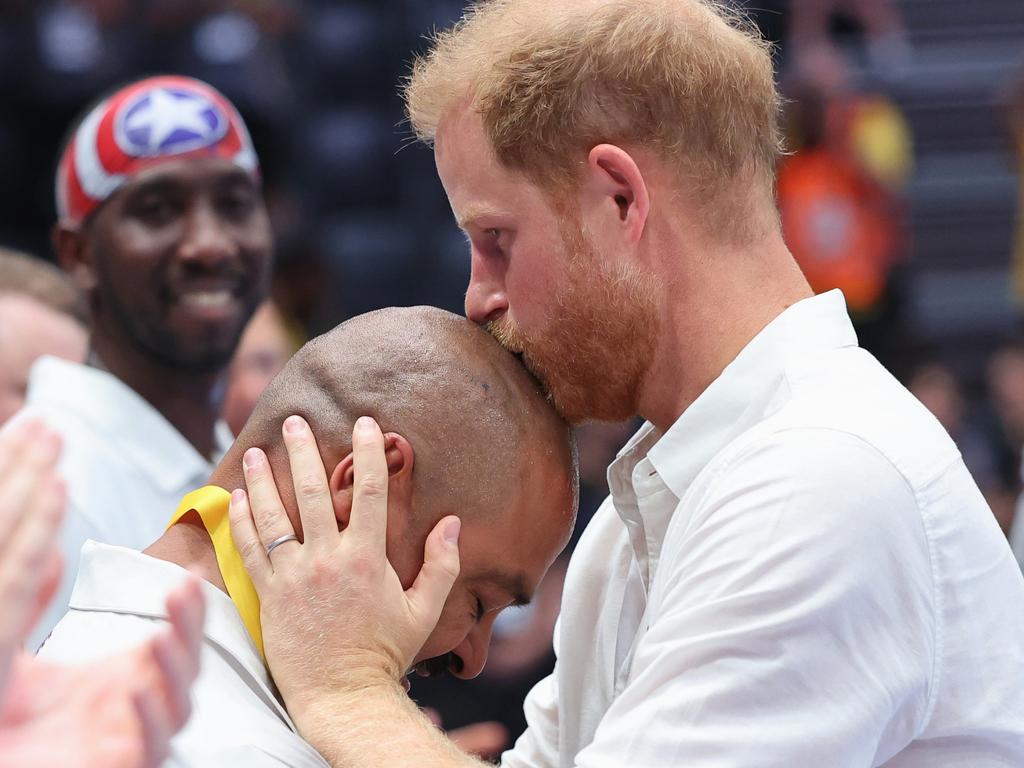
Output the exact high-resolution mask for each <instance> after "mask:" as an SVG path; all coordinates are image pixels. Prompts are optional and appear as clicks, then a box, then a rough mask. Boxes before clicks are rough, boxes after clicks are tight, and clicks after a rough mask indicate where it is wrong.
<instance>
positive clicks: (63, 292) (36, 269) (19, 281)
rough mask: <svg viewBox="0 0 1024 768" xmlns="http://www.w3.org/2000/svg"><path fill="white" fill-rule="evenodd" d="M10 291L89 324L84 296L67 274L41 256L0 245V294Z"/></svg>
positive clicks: (83, 323)
mask: <svg viewBox="0 0 1024 768" xmlns="http://www.w3.org/2000/svg"><path fill="white" fill-rule="evenodd" d="M10 293H13V294H17V295H19V296H27V297H28V298H30V299H33V300H34V301H37V302H39V303H40V304H42V305H44V306H46V307H49V308H50V309H53V310H56V311H57V312H61V313H63V314H65V315H68V316H69V317H71V318H73V319H75V320H77V321H78V322H79V323H81V324H82V325H88V324H89V320H88V313H87V312H86V306H85V299H84V297H83V296H82V292H81V291H80V290H79V289H78V286H76V285H75V284H74V282H73V281H72V280H71V278H70V277H68V276H67V275H66V274H64V273H63V272H61V271H60V270H59V269H58V268H57V267H55V266H53V265H52V264H49V263H47V262H45V261H43V260H42V259H37V258H35V257H34V256H30V255H28V254H27V253H21V252H19V251H13V250H10V249H9V248H3V247H0V296H2V295H4V294H10Z"/></svg>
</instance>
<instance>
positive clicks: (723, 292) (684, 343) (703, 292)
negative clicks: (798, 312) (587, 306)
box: [640, 232, 813, 432]
mask: <svg viewBox="0 0 1024 768" xmlns="http://www.w3.org/2000/svg"><path fill="white" fill-rule="evenodd" d="M689 239H690V240H691V241H692V233H691V234H690V237H689ZM677 242H678V241H677ZM687 251H688V252H689V253H691V254H692V253H699V254H701V256H700V257H699V258H698V259H694V258H692V257H691V258H688V259H686V260H685V261H686V262H687V264H688V269H687V270H686V273H685V275H680V274H679V269H678V264H679V263H680V262H681V261H684V259H682V258H680V255H679V254H678V253H674V252H672V250H671V249H666V250H665V251H664V253H666V254H671V257H670V258H667V259H665V260H664V261H663V262H662V265H661V266H662V267H663V269H662V270H661V271H662V273H663V274H664V275H665V283H664V284H665V285H666V291H665V293H664V294H663V295H662V303H661V308H660V320H661V327H660V329H659V333H658V346H657V348H656V351H655V355H654V362H653V364H652V365H651V368H650V369H649V370H648V373H647V376H646V377H645V379H644V385H643V389H642V391H641V396H640V413H641V415H642V416H643V417H644V418H645V419H647V420H648V421H650V422H651V423H652V424H654V425H655V426H656V427H657V428H658V429H659V430H661V431H662V432H664V431H667V430H668V429H669V427H671V426H672V424H674V423H675V422H676V420H677V419H678V418H679V417H680V416H681V415H682V413H683V411H685V410H686V409H687V408H689V407H690V405H692V404H693V402H694V401H695V400H696V399H697V398H698V397H699V396H700V395H701V393H703V392H704V390H706V389H707V388H708V387H709V386H710V385H711V383H712V382H713V381H714V380H715V379H717V378H718V377H719V376H720V375H721V373H722V371H723V370H725V367H726V366H727V365H729V363H731V362H732V361H733V360H734V359H735V358H736V356H737V355H738V354H739V353H740V351H742V349H743V348H744V347H745V346H746V345H747V344H749V343H750V341H751V340H752V339H753V338H754V337H755V336H756V335H757V334H758V333H760V332H761V330H763V329H764V327H765V326H767V325H768V324H769V323H770V322H771V321H772V320H774V319H775V318H776V317H778V316H779V315H780V314H782V312H784V311H785V310H786V309H787V308H788V307H790V306H792V305H793V304H795V303H796V302H798V301H800V300H802V299H805V298H808V297H810V296H812V295H813V292H812V291H811V288H810V286H809V285H808V284H807V281H806V280H805V279H804V276H803V274H802V273H801V272H800V269H799V267H798V266H797V265H796V262H795V261H794V260H793V257H792V255H791V254H790V253H789V251H788V249H787V248H786V246H785V243H783V241H782V237H781V235H780V234H778V233H774V232H773V233H772V234H771V235H770V236H768V237H766V238H763V239H762V240H760V241H758V242H757V243H755V244H754V245H752V246H750V247H745V248H739V249H737V248H729V247H722V246H721V245H720V244H719V245H718V246H717V247H716V246H715V244H713V243H712V244H709V243H699V244H694V243H693V242H690V243H687ZM691 267H692V268H691Z"/></svg>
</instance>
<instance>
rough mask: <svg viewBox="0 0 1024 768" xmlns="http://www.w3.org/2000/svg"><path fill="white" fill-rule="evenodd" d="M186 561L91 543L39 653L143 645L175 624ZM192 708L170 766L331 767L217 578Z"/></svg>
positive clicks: (98, 654) (208, 593)
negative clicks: (287, 703) (174, 599)
mask: <svg viewBox="0 0 1024 768" xmlns="http://www.w3.org/2000/svg"><path fill="white" fill-rule="evenodd" d="M185 575H186V572H185V570H184V569H183V568H180V567H179V566H177V565H175V564H174V563H169V562H166V561H164V560H158V559H156V558H152V557H149V556H147V555H143V554H142V553H140V552H136V551H134V550H131V549H126V548H123V547H111V546H107V545H105V544H97V543H96V542H88V543H87V544H86V545H85V546H84V547H83V548H82V560H81V566H80V570H79V575H78V581H77V582H76V584H75V588H74V592H73V593H72V595H71V605H70V609H69V610H68V613H67V614H66V615H65V616H64V618H63V619H61V621H60V623H59V624H57V626H56V628H55V629H54V630H53V634H52V635H51V636H50V638H49V639H48V640H47V641H46V644H45V645H44V646H43V647H42V649H41V650H40V651H39V656H40V657H41V658H43V659H47V660H48V661H52V662H56V663H60V664H80V663H85V662H89V661H95V660H97V659H101V658H104V657H106V656H110V655H111V654H114V653H118V652H124V651H127V650H129V649H131V648H135V647H137V646H139V645H140V644H141V643H142V642H144V641H145V640H146V639H148V638H149V637H151V636H152V635H154V634H155V633H156V632H158V631H159V630H161V629H162V628H164V627H166V626H167V625H166V611H165V608H164V602H165V600H166V598H167V594H168V593H169V592H170V591H171V590H172V589H174V588H175V587H176V586H178V585H180V584H181V582H182V580H183V579H184V578H185ZM202 587H203V595H204V597H205V598H206V624H205V626H204V629H203V638H204V640H203V646H202V651H201V654H202V655H201V657H200V672H199V677H198V678H197V679H196V682H195V684H194V685H193V686H192V715H191V717H190V718H189V720H188V722H187V723H186V724H185V727H184V728H183V729H182V730H181V732H180V733H179V734H178V735H177V736H175V737H174V738H173V739H172V740H171V750H170V757H169V758H168V760H167V762H165V763H164V768H264V766H265V767H266V768H271V766H272V767H273V768H282V766H289V768H329V767H328V765H327V763H326V762H325V761H324V760H323V758H322V757H320V754H319V753H318V752H317V751H316V750H315V749H314V748H313V747H312V746H310V745H309V744H308V743H307V742H305V741H303V739H302V737H300V736H299V735H298V733H297V732H296V731H295V726H294V725H293V724H292V721H291V719H290V718H289V717H288V713H287V712H286V711H285V709H284V707H283V706H282V705H281V703H280V701H279V700H278V698H277V695H276V692H275V689H274V686H273V683H272V681H271V680H270V677H269V675H268V674H267V670H266V667H264V665H263V662H262V661H261V660H260V656H259V652H258V651H257V650H256V646H255V645H254V644H253V642H252V638H250V637H249V634H248V632H247V631H246V629H245V624H243V623H242V619H241V617H240V616H239V615H238V611H237V610H236V609H235V605H234V603H232V602H231V599H230V598H229V597H228V596H227V595H226V594H224V593H223V592H221V591H220V590H219V589H217V588H216V587H215V586H213V585H212V584H209V583H207V582H203V583H202Z"/></svg>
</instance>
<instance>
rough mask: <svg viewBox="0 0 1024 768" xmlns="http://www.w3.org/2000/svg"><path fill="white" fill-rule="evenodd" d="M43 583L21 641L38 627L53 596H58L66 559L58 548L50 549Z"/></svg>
mask: <svg viewBox="0 0 1024 768" xmlns="http://www.w3.org/2000/svg"><path fill="white" fill-rule="evenodd" d="M42 573H43V581H42V586H40V587H39V589H38V590H37V592H36V597H35V604H34V605H33V606H32V610H31V614H30V615H29V617H28V619H27V620H26V622H25V626H24V627H23V628H22V632H21V639H22V640H24V639H25V638H26V637H28V635H29V633H30V632H31V631H32V627H34V626H35V625H36V622H38V621H39V618H40V617H41V616H42V615H43V612H44V611H45V610H46V606H48V605H49V604H50V601H51V600H53V596H54V595H55V594H57V589H58V588H59V587H60V579H61V576H62V575H63V574H64V558H63V557H62V556H61V553H60V550H59V549H57V547H56V546H54V547H53V548H51V549H50V551H49V553H48V554H47V556H46V564H45V565H44V566H43V570H42Z"/></svg>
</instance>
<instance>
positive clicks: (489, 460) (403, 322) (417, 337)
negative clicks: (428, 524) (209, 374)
mask: <svg viewBox="0 0 1024 768" xmlns="http://www.w3.org/2000/svg"><path fill="white" fill-rule="evenodd" d="M291 414H298V415H300V416H302V417H303V418H305V419H306V421H307V422H308V423H309V425H310V427H311V429H312V430H313V432H314V434H315V435H316V438H317V444H318V445H319V447H320V452H321V455H322V456H323V457H324V462H325V464H326V465H328V467H331V466H333V465H334V464H336V463H337V462H338V461H339V460H340V459H341V458H342V457H343V456H345V454H346V453H347V452H348V451H349V450H350V449H351V445H352V427H353V425H354V424H355V421H356V419H357V418H359V417H360V416H372V417H373V418H374V419H376V420H377V422H378V423H379V424H380V427H381V429H382V430H384V431H385V432H388V431H391V432H397V433H399V434H401V435H403V436H405V437H406V438H407V439H408V440H409V441H410V443H412V445H413V448H414V450H415V454H416V456H415V464H414V471H413V479H414V489H415V492H416V497H417V500H418V501H417V505H416V506H417V517H418V518H431V519H433V520H434V521H436V520H439V519H440V518H441V517H443V516H444V515H445V514H449V513H451V514H462V513H463V511H483V512H485V513H486V511H488V510H499V509H502V508H503V507H504V502H505V500H506V499H507V498H508V497H509V495H510V494H511V493H512V492H513V491H514V488H515V487H516V486H517V485H518V484H521V483H528V482H531V479H530V477H529V475H530V472H529V467H528V466H527V465H526V464H524V462H525V461H526V460H527V459H528V458H530V457H528V456H526V455H524V453H525V449H526V448H527V447H528V446H529V447H535V448H539V449H541V450H543V451H545V455H544V456H542V457H538V456H537V455H536V454H533V456H532V461H544V462H546V463H548V464H552V465H554V466H557V465H558V463H559V462H560V463H561V464H562V465H563V466H565V467H566V469H567V472H568V474H569V477H568V478H567V480H568V482H569V486H570V487H569V488H568V489H567V490H569V491H570V493H571V496H572V498H573V509H572V510H571V512H572V514H573V515H575V513H576V509H575V504H576V503H578V496H577V484H578V469H577V459H576V448H575V438H574V436H573V432H572V430H571V429H570V427H569V425H568V424H566V423H565V421H563V420H562V418H561V417H560V416H559V415H558V414H557V413H556V412H555V410H554V408H553V407H552V406H551V404H550V403H549V402H547V399H546V398H545V395H544V394H543V392H542V390H541V388H540V385H539V384H538V383H537V381H536V380H535V379H534V378H533V377H532V376H531V375H530V373H529V372H528V371H527V370H526V368H525V367H523V366H522V365H521V364H520V363H519V361H518V360H517V359H516V358H515V357H514V356H513V355H511V354H510V353H509V352H507V351H505V350H504V349H502V348H501V346H500V345H499V344H498V343H497V342H496V341H495V340H494V339H493V338H492V337H491V336H490V334H488V333H487V332H486V331H485V330H483V329H482V328H480V327H479V326H477V325H475V324H474V323H472V322H470V321H469V320H467V319H466V318H464V317H459V316H458V315H454V314H452V313H450V312H446V311H444V310H441V309H436V308H434V307H413V308H406V309H397V308H390V309H383V310H378V311H376V312H370V313H367V314H365V315H360V316H358V317H355V318H353V319H351V320H349V321H348V322H345V323H343V324H341V325H340V326H338V327H337V328H335V329H333V330H331V331H328V332H327V333H325V334H323V335H322V336H319V337H317V338H315V339H313V340H312V341H310V342H308V343H307V344H306V345H305V346H304V347H302V349H300V350H299V351H298V352H297V353H296V354H295V355H294V357H292V359H291V360H290V361H289V362H288V364H287V365H286V366H285V367H284V369H283V370H282V371H281V372H280V373H279V374H278V376H277V377H276V378H275V379H274V380H273V381H272V382H271V383H270V385H269V386H268V387H267V389H266V390H265V391H264V393H263V394H262V396H261V397H260V399H259V401H258V402H257V404H256V407H255V408H254V410H253V413H252V415H251V416H250V417H249V421H248V422H247V423H246V425H245V427H244V428H243V429H242V431H241V433H240V434H239V436H238V439H237V440H236V442H235V446H234V447H233V449H232V451H231V452H229V454H228V455H227V456H225V458H224V461H222V463H221V466H222V467H224V465H225V463H226V464H228V465H231V464H235V465H238V466H240V457H236V456H232V455H231V454H232V453H237V452H238V451H239V450H245V449H247V448H249V447H251V446H257V447H260V448H263V449H264V450H265V451H266V452H267V454H268V457H269V458H270V460H271V462H272V464H273V465H275V469H276V468H277V467H286V466H287V457H286V456H285V452H284V448H283V444H282V439H281V423H282V422H283V421H284V419H285V418H286V417H288V416H289V415H291ZM228 470H229V471H231V468H230V466H229V467H228ZM428 489H429V491H428ZM452 502H458V503H460V504H462V505H463V507H462V508H455V509H452V508H450V507H448V506H447V505H449V504H451V503H452Z"/></svg>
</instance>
